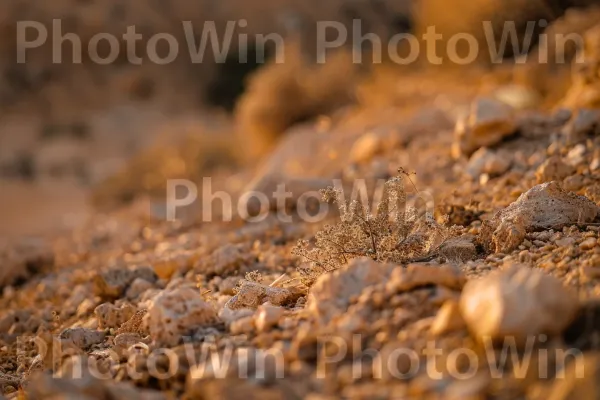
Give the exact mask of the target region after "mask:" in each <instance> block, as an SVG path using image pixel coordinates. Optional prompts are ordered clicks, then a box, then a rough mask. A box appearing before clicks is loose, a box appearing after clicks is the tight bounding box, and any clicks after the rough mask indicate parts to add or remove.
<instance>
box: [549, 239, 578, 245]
mask: <svg viewBox="0 0 600 400" xmlns="http://www.w3.org/2000/svg"><path fill="white" fill-rule="evenodd" d="M575 242H576V240H575V239H574V238H572V237H565V238H562V239H558V240H556V241H555V242H554V243H556V245H557V246H560V247H570V246H572V245H574V244H575Z"/></svg>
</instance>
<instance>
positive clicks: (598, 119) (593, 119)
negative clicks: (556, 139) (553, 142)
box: [563, 108, 600, 143]
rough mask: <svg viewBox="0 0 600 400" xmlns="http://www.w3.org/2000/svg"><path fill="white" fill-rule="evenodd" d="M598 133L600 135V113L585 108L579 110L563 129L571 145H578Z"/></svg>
mask: <svg viewBox="0 0 600 400" xmlns="http://www.w3.org/2000/svg"><path fill="white" fill-rule="evenodd" d="M597 133H600V111H598V110H592V109H585V108H583V109H579V110H578V111H577V114H575V116H574V117H573V118H572V119H571V121H570V122H569V123H568V124H567V125H566V126H565V127H564V129H563V134H564V135H565V136H566V138H567V141H568V142H569V143H578V142H580V141H582V140H585V138H586V137H587V136H588V135H594V134H597Z"/></svg>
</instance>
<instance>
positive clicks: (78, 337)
mask: <svg viewBox="0 0 600 400" xmlns="http://www.w3.org/2000/svg"><path fill="white" fill-rule="evenodd" d="M59 337H60V339H65V340H70V341H71V342H72V343H73V344H74V345H75V346H77V347H79V348H80V349H85V348H88V347H90V346H91V345H94V344H99V343H102V342H103V341H104V337H105V334H104V332H102V331H94V330H91V329H85V328H69V329H65V330H64V331H62V332H61V333H60V336H59Z"/></svg>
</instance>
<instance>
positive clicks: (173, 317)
mask: <svg viewBox="0 0 600 400" xmlns="http://www.w3.org/2000/svg"><path fill="white" fill-rule="evenodd" d="M147 321H148V327H149V329H150V336H151V337H152V339H153V340H155V341H156V342H158V343H160V344H162V345H166V346H175V345H177V344H178V343H180V342H181V340H182V339H183V337H184V336H186V335H191V334H193V333H194V330H195V329H197V328H200V327H202V326H206V325H210V324H214V323H215V322H216V321H217V314H216V312H215V310H214V308H213V306H212V305H210V304H209V303H207V302H206V301H204V300H203V299H202V296H201V295H200V293H199V292H198V291H197V290H194V289H191V288H187V287H183V288H179V289H174V290H164V291H162V292H161V293H160V294H158V295H157V296H156V297H155V298H154V299H153V300H152V302H151V304H150V306H149V308H148V314H147Z"/></svg>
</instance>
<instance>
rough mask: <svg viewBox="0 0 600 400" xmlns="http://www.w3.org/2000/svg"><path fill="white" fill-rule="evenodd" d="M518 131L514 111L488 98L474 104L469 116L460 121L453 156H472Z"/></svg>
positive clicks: (456, 131) (457, 125) (456, 130)
mask: <svg viewBox="0 0 600 400" xmlns="http://www.w3.org/2000/svg"><path fill="white" fill-rule="evenodd" d="M516 130H517V125H516V122H515V118H514V110H513V109H512V108H511V107H510V106H509V105H507V104H505V103H503V102H501V101H497V100H493V99H487V98H481V99H478V100H476V101H475V102H473V104H472V105H471V110H470V113H469V115H468V116H466V117H465V118H463V119H461V120H459V121H458V123H457V124H456V129H455V141H454V143H453V146H452V154H453V156H454V157H456V158H458V157H460V156H462V155H466V156H470V155H471V154H473V153H474V152H475V151H476V150H477V149H479V148H481V147H489V146H493V145H495V144H497V143H498V142H500V141H501V140H502V139H504V138H505V137H507V136H510V135H512V134H513V133H515V132H516Z"/></svg>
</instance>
